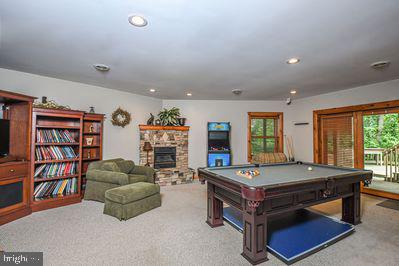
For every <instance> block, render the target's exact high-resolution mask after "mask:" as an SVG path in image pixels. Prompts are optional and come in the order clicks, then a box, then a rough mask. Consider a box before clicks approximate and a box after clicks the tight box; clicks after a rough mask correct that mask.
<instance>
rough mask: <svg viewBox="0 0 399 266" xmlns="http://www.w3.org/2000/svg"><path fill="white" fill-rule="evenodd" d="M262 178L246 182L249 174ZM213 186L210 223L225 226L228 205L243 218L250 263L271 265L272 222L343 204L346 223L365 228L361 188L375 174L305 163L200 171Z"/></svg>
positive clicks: (209, 188) (245, 249)
mask: <svg viewBox="0 0 399 266" xmlns="http://www.w3.org/2000/svg"><path fill="white" fill-rule="evenodd" d="M242 170H244V171H251V172H250V173H252V174H253V173H255V174H257V175H256V176H254V175H253V176H243V175H242V174H240V173H242V172H243V171H242ZM198 175H199V178H200V181H201V183H203V184H204V183H205V181H206V182H207V193H208V196H207V220H206V222H207V223H208V224H209V225H210V226H211V227H217V226H221V225H223V202H224V203H226V204H228V205H230V206H232V207H234V208H236V209H238V210H240V211H241V212H242V213H243V224H244V234H243V252H242V256H244V257H245V258H246V259H247V260H248V261H249V262H250V263H252V264H258V263H261V262H264V261H267V252H266V241H267V239H266V238H267V218H268V217H270V216H272V215H275V214H279V213H283V212H288V211H293V210H298V209H302V208H306V207H309V206H312V205H316V204H320V203H324V202H327V201H332V200H336V199H340V198H342V220H343V221H345V222H348V223H351V224H354V225H356V224H359V223H360V183H361V182H365V183H369V182H370V181H371V178H372V171H367V170H359V169H353V168H342V167H335V166H328V165H320V164H313V163H303V162H287V163H279V164H260V165H259V164H248V165H237V166H226V167H213V168H199V169H198Z"/></svg>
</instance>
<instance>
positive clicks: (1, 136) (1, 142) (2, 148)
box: [0, 119, 10, 157]
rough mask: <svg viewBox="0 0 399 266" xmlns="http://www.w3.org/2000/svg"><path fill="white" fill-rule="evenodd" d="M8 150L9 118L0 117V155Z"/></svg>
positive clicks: (4, 154)
mask: <svg viewBox="0 0 399 266" xmlns="http://www.w3.org/2000/svg"><path fill="white" fill-rule="evenodd" d="M9 152H10V120H7V119H0V157H5V156H7V155H8V154H9Z"/></svg>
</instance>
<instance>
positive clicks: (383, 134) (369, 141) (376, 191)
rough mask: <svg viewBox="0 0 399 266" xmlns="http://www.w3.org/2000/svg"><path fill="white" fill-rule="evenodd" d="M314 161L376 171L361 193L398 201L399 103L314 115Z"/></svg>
mask: <svg viewBox="0 0 399 266" xmlns="http://www.w3.org/2000/svg"><path fill="white" fill-rule="evenodd" d="M313 123H314V132H313V133H314V134H313V135H314V145H313V147H314V161H315V162H316V163H322V164H328V165H336V166H344V167H354V168H363V169H369V170H372V171H373V180H372V182H371V184H370V185H369V186H368V187H362V192H365V193H369V194H373V195H377V196H382V197H387V198H392V199H398V200H399V100H397V101H389V102H381V103H372V104H365V105H356V106H347V107H342V108H333V109H325V110H318V111H314V112H313Z"/></svg>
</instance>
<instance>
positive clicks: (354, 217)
mask: <svg viewBox="0 0 399 266" xmlns="http://www.w3.org/2000/svg"><path fill="white" fill-rule="evenodd" d="M342 221H344V222H347V223H350V224H353V225H357V224H359V223H360V183H355V184H353V196H351V197H348V198H343V199H342Z"/></svg>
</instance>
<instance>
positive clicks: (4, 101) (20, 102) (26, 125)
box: [0, 90, 35, 225]
mask: <svg viewBox="0 0 399 266" xmlns="http://www.w3.org/2000/svg"><path fill="white" fill-rule="evenodd" d="M34 99H35V98H34V97H30V96H26V95H22V94H18V93H12V92H7V91H2V90H0V104H1V105H2V110H3V112H2V113H3V115H2V117H3V118H4V119H7V120H10V145H9V155H8V156H6V157H4V158H0V225H2V224H5V223H8V222H10V221H13V220H16V219H18V218H21V217H23V216H26V215H29V214H30V213H31V212H32V211H31V208H30V203H31V200H30V196H29V191H30V189H29V187H30V178H29V177H30V171H29V165H30V155H31V153H30V136H31V124H32V104H33V101H34Z"/></svg>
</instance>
